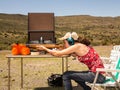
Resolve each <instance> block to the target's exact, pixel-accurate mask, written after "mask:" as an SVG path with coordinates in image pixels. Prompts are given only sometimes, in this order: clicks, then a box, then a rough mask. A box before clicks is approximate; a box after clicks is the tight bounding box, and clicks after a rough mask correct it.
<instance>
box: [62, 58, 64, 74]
mask: <svg viewBox="0 0 120 90" xmlns="http://www.w3.org/2000/svg"><path fill="white" fill-rule="evenodd" d="M63 73H64V58H63V57H62V74H63Z"/></svg>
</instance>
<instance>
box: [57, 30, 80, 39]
mask: <svg viewBox="0 0 120 90" xmlns="http://www.w3.org/2000/svg"><path fill="white" fill-rule="evenodd" d="M69 37H72V38H73V39H74V40H77V39H78V37H79V36H78V35H77V33H76V32H72V33H70V32H67V33H66V34H65V35H64V36H63V37H61V38H59V40H65V39H67V38H69Z"/></svg>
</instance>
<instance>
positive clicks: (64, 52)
mask: <svg viewBox="0 0 120 90" xmlns="http://www.w3.org/2000/svg"><path fill="white" fill-rule="evenodd" d="M39 49H40V50H41V49H43V50H45V51H47V52H49V53H50V54H52V55H54V56H62V55H69V54H71V53H75V52H76V50H77V49H78V45H72V46H70V47H68V48H66V49H64V50H61V51H58V50H51V49H48V48H46V47H44V46H42V45H41V46H39Z"/></svg>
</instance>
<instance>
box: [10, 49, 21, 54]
mask: <svg viewBox="0 0 120 90" xmlns="http://www.w3.org/2000/svg"><path fill="white" fill-rule="evenodd" d="M12 54H13V55H18V54H20V52H19V50H18V48H17V47H13V48H12Z"/></svg>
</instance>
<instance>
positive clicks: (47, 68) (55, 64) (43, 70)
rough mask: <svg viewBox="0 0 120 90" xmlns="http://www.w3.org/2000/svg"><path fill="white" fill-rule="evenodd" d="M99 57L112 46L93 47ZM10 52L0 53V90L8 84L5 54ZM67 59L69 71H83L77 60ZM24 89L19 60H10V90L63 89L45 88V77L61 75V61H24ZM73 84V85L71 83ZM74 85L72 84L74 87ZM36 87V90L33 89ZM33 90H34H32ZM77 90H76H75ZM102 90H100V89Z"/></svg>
mask: <svg viewBox="0 0 120 90" xmlns="http://www.w3.org/2000/svg"><path fill="white" fill-rule="evenodd" d="M94 48H95V49H96V50H97V52H98V53H99V54H100V55H102V56H103V55H104V56H109V53H110V50H111V49H112V46H96V47H94ZM9 53H11V52H10V51H0V90H7V89H8V88H7V84H8V74H7V73H8V66H7V58H6V57H5V56H6V55H7V54H9ZM71 59H72V58H69V61H68V63H69V70H83V69H84V70H85V69H87V68H86V67H85V65H83V64H81V63H78V61H77V60H71ZM23 62H24V65H23V67H24V89H20V75H21V73H20V69H21V67H20V60H19V59H13V60H11V90H38V89H37V87H41V88H39V90H62V89H63V88H49V89H48V88H47V87H48V85H47V77H48V76H50V74H51V73H62V71H61V68H62V66H61V63H62V62H61V59H52V58H51V59H50V58H48V59H44V58H43V59H42V60H40V59H38V58H32V59H29V58H26V59H24V61H23ZM73 84H74V83H73ZM75 85H76V84H74V86H75ZM35 87H36V89H35ZM33 88H34V89H33ZM75 90H77V89H75ZM101 90H102V89H101Z"/></svg>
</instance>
